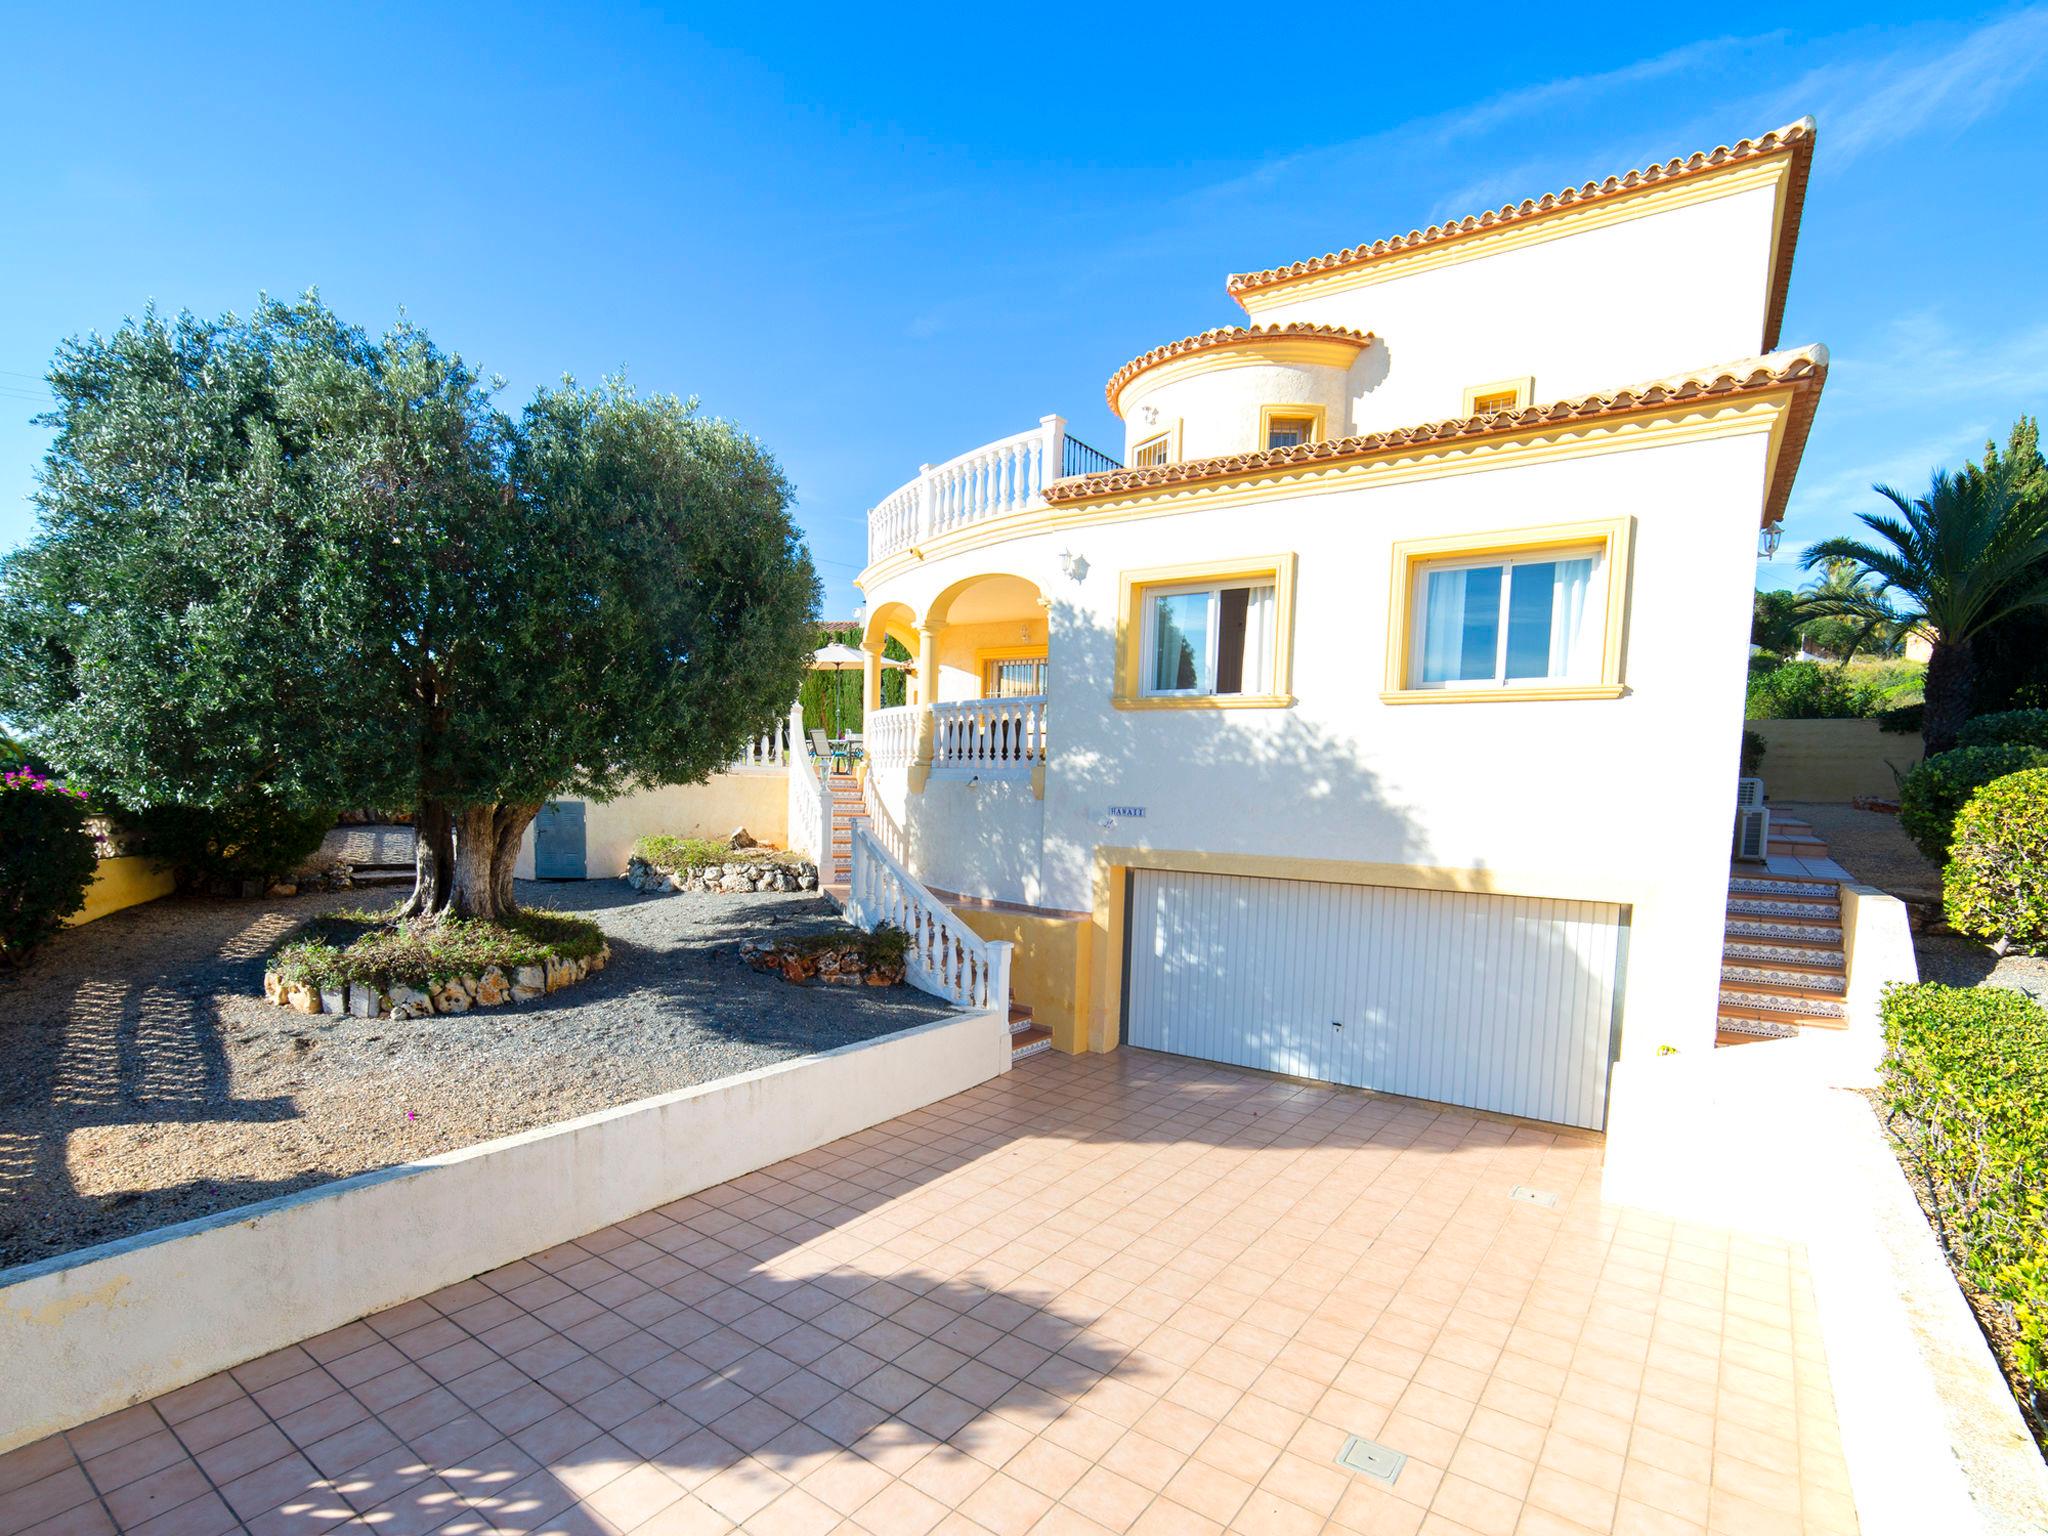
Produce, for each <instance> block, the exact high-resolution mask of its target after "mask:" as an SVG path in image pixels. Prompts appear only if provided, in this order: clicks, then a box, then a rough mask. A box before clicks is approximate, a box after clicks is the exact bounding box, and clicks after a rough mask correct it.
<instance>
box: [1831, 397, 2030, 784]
mask: <svg viewBox="0 0 2048 1536" xmlns="http://www.w3.org/2000/svg"><path fill="white" fill-rule="evenodd" d="M2030 426H2031V424H2030V423H2025V422H2022V423H2021V427H2030ZM2013 447H2014V451H2012V452H2009V453H2006V454H2003V455H2001V454H2000V453H1998V452H1997V450H1996V449H1995V448H1991V449H1988V450H1987V451H1986V453H1985V457H1984V462H1983V463H1982V464H1970V465H1966V466H1964V468H1963V469H1962V470H1961V471H1959V472H1956V473H1950V472H1949V471H1947V470H1940V471H1937V472H1936V473H1935V476H1934V481H1933V484H1932V485H1931V486H1930V487H1929V488H1928V491H1927V494H1926V495H1924V496H1917V497H1913V498H1911V499H1908V498H1907V497H1906V496H1904V495H1902V494H1900V493H1899V492H1898V491H1895V490H1893V489H1891V488H1890V487H1889V486H1878V487H1876V489H1877V492H1878V494H1879V495H1881V496H1883V497H1884V498H1885V499H1886V500H1887V501H1889V502H1890V503H1891V504H1892V508H1893V509H1894V510H1893V511H1892V512H1885V513H1876V512H1865V513H1859V514H1858V517H1859V519H1860V520H1861V521H1862V523H1863V524H1864V526H1865V527H1866V528H1868V529H1869V530H1870V532H1871V533H1872V534H1874V535H1875V536H1876V537H1875V538H1874V539H1856V538H1832V539H1822V540H1820V541H1819V542H1818V543H1816V544H1814V545H1812V546H1810V547H1809V548H1808V549H1807V551H1806V553H1805V555H1804V556H1803V557H1802V563H1803V564H1804V565H1805V566H1806V568H1807V569H1808V570H1813V569H1816V568H1820V569H1825V570H1841V571H1843V572H1845V574H1846V576H1847V577H1849V578H1854V579H1852V580H1848V581H1846V582H1845V584H1844V585H1843V586H1842V587H1841V589H1840V590H1838V591H1834V592H1831V593H1828V594H1826V595H1817V594H1812V593H1810V594H1808V596H1807V599H1806V611H1807V613H1808V614H1809V615H1810V616H1812V617H1815V618H1830V619H1843V620H1847V621H1849V622H1850V623H1851V624H1854V625H1857V626H1861V627H1863V628H1864V629H1866V630H1869V631H1870V632H1872V633H1877V632H1890V633H1894V634H1903V633H1906V632H1909V631H1912V630H1918V631H1921V632H1922V633H1924V634H1926V635H1927V636H1928V637H1929V638H1930V639H1931V641H1932V642H1933V645H1934V655H1933V658H1932V660H1931V662H1930V663H1929V667H1928V676H1927V709H1926V712H1925V715H1924V717H1923V730H1922V737H1923V740H1924V741H1925V742H1926V744H1927V750H1928V751H1929V752H1930V753H1935V752H1941V751H1944V750H1946V749H1947V748H1948V747H1950V746H1952V745H1953V744H1954V742H1955V733H1956V731H1957V730H1958V729H1959V728H1960V727H1961V725H1962V723H1963V721H1964V720H1965V719H1967V718H1968V715H1969V708H1970V692H1971V687H1972V684H1973V680H1974V679H1973V672H1974V667H1973V663H1972V659H1971V644H1972V642H1973V641H1974V640H1975V639H1976V637H1977V636H1978V635H1980V634H1981V633H1983V632H1984V631H1985V630H1986V629H1987V628H1988V627H1990V626H1991V625H1993V624H1994V623H1996V622H1998V621H2001V620H2004V619H2008V618H2011V617H2013V616H2016V615H2019V614H2022V613H2032V612H2039V611H2042V610H2044V609H2048V493H2044V490H2043V484H2044V482H2043V475H2042V469H2041V458H2040V454H2039V451H2038V448H2037V447H2035V446H2034V444H2033V442H2032V439H2031V437H2027V438H2026V440H2025V441H2024V442H2023V434H2022V432H2021V430H2020V428H2015V429H2014V434H2013Z"/></svg>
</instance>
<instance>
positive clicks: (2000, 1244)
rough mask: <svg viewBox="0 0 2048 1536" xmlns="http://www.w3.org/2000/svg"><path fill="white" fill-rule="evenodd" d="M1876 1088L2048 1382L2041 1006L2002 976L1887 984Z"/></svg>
mask: <svg viewBox="0 0 2048 1536" xmlns="http://www.w3.org/2000/svg"><path fill="white" fill-rule="evenodd" d="M1882 1011H1883V1017H1884V1038H1885V1054H1884V1066H1883V1083H1882V1087H1881V1088H1880V1098H1881V1100H1882V1103H1883V1105H1884V1110H1885V1115H1886V1119H1887V1123H1888V1125H1889V1127H1890V1129H1891V1132H1892V1134H1893V1136H1895V1137H1896V1138H1897V1139H1898V1143H1899V1147H1900V1149H1901V1152H1902V1154H1903V1156H1904V1158H1905V1160H1906V1162H1907V1163H1908V1165H1909V1167H1911V1168H1912V1169H1913V1170H1915V1171H1916V1172H1918V1174H1919V1175H1920V1177H1921V1178H1922V1179H1923V1180H1924V1181H1925V1184H1926V1191H1927V1194H1928V1197H1929V1199H1930V1202H1931V1204H1932V1207H1933V1210H1932V1215H1933V1219H1934V1223H1935V1228H1936V1231H1937V1232H1938V1233H1939V1235H1940V1237H1941V1240H1942V1243H1943V1245H1944V1246H1945V1247H1946V1248H1947V1249H1948V1251H1949V1253H1950V1255H1951V1257H1952V1258H1953V1259H1954V1261H1955V1263H1956V1265H1957V1267H1958V1268H1959V1270H1960V1271H1961V1272H1962V1274H1963V1275H1964V1276H1966V1277H1967V1278H1968V1279H1969V1281H1970V1282H1971V1284H1972V1285H1973V1286H1975V1287H1976V1288H1977V1289H1978V1290H1979V1291H1980V1292H1981V1293H1982V1294H1983V1295H1984V1296H1986V1297H1988V1298H1989V1299H1990V1300H1991V1302H1992V1304H1993V1305H1994V1306H1996V1307H1997V1308H1998V1309H1999V1311H2000V1312H2001V1314H2002V1318H2001V1321H2002V1322H2003V1324H2004V1330H2003V1331H2004V1332H2006V1333H2007V1335H2008V1336H2009V1353H2010V1355H2011V1356H2012V1361H2011V1363H2012V1365H2013V1366H2014V1368H2015V1369H2016V1371H2017V1373H2018V1374H2019V1375H2020V1377H2021V1378H2022V1380H2023V1382H2024V1384H2025V1388H2026V1391H2027V1392H2029V1393H2038V1392H2040V1391H2041V1390H2042V1388H2043V1387H2044V1386H2048V1013H2044V1012H2043V1011H2042V1009H2041V1008H2040V1006H2039V1005H2038V1004H2036V1003H2035V1002H2033V1000H2032V999H2030V998H2028V997H2027V996H2026V995H2025V994H2024V993H2020V992H2013V991H2008V990H2006V989H2004V988H2000V987H1971V988H1956V987H1942V986H1935V985H1932V984H1930V983H1920V984H1916V985H1913V986H1894V987H1891V988H1888V989H1887V990H1886V992H1885V995H1884V1001H1883V1005H1882Z"/></svg>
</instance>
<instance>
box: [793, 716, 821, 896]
mask: <svg viewBox="0 0 2048 1536" xmlns="http://www.w3.org/2000/svg"><path fill="white" fill-rule="evenodd" d="M803 739H804V707H803V705H801V704H792V705H790V706H789V740H790V741H791V743H793V744H794V745H792V747H791V749H790V751H789V753H788V765H789V772H788V778H789V799H788V806H789V847H790V851H791V852H792V853H801V854H802V855H803V856H804V857H805V858H807V859H809V860H810V861H811V862H812V863H813V864H816V865H817V866H818V872H819V877H820V878H821V879H825V878H829V870H830V867H831V855H832V791H831V789H830V788H829V787H828V786H827V785H826V783H825V774H824V770H823V769H822V768H814V767H812V766H811V763H810V760H809V758H808V756H807V755H806V754H805V753H804V751H803V749H802V746H801V743H802V741H803Z"/></svg>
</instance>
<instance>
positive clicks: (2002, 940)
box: [1941, 768, 2048, 954]
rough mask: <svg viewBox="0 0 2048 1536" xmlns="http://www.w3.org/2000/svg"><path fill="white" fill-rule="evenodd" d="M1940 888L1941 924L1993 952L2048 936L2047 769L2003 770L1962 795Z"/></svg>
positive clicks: (2033, 945)
mask: <svg viewBox="0 0 2048 1536" xmlns="http://www.w3.org/2000/svg"><path fill="white" fill-rule="evenodd" d="M1941 894H1942V905H1943V908H1944V909H1945V910H1946V912H1947V914H1948V921H1949V926H1950V927H1951V928H1954V929H1955V930H1956V931H1957V932H1959V933H1967V934H1971V935H1973V936H1975V937H1977V938H1980V939H1988V940H1989V941H1990V942H1991V945H1992V947H1993V948H1995V949H1996V950H1997V951H1998V952H1999V953H2000V954H2004V953H2005V952H2006V951H2007V950H2009V949H2011V950H2018V951H2019V952H2021V953H2022V954H2033V953H2037V952H2038V951H2039V950H2040V948H2041V946H2042V944H2043V943H2044V942H2048V768H2035V769H2030V770H2029V771H2027V772H2025V773H2009V774H2007V775H2006V776H2005V777H2004V778H2002V779H1993V780H1992V781H1991V782H1990V783H1989V784H1986V785H1985V786H1984V787H1983V788H1982V789H1980V790H1978V791H1977V793H1976V794H1974V795H1972V796H1970V798H1969V800H1968V801H1967V802H1966V803H1965V804H1964V806H1963V808H1962V810H1961V811H1960V812H1958V813H1957V815H1956V823H1955V842H1954V844H1953V845H1952V846H1951V847H1950V849H1949V856H1948V868H1946V869H1944V870H1943V871H1942V872H1941Z"/></svg>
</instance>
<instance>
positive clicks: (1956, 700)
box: [1920, 640, 1977, 757]
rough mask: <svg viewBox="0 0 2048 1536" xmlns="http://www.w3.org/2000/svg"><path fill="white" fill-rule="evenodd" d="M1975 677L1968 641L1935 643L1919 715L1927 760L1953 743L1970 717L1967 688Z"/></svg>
mask: <svg viewBox="0 0 2048 1536" xmlns="http://www.w3.org/2000/svg"><path fill="white" fill-rule="evenodd" d="M1976 677H1977V661H1976V658H1975V657H1974V656H1972V655H1971V654H1970V642H1969V641H1967V640H1963V641H1959V642H1955V643H1951V642H1949V641H1946V640H1937V641H1935V642H1934V646H1933V649H1932V651H1931V652H1930V653H1929V655H1928V658H1927V702H1926V704H1925V705H1924V706H1923V707H1922V709H1921V713H1920V744H1921V747H1922V749H1923V750H1924V751H1925V752H1926V754H1927V755H1928V756H1929V757H1932V756H1934V754H1935V753H1937V752H1946V751H1948V749H1949V748H1950V747H1953V746H1954V745H1955V744H1956V733H1957V732H1958V731H1960V730H1961V729H1962V728H1963V722H1964V721H1965V720H1968V719H1969V718H1970V686H1971V684H1972V683H1973V682H1975V681H1976Z"/></svg>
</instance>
